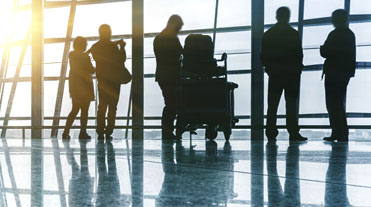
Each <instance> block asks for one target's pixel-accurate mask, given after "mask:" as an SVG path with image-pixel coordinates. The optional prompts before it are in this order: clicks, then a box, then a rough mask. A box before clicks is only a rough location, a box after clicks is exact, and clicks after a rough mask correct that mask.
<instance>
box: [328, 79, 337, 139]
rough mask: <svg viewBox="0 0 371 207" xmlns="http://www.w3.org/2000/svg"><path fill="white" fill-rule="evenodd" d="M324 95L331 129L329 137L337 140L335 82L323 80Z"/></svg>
mask: <svg viewBox="0 0 371 207" xmlns="http://www.w3.org/2000/svg"><path fill="white" fill-rule="evenodd" d="M325 95H326V108H327V112H328V115H329V121H330V127H331V130H332V132H331V137H335V138H337V137H338V136H340V135H339V132H338V118H339V117H338V115H339V114H338V113H339V104H338V102H339V101H338V91H337V86H336V82H334V81H331V80H328V79H326V80H325Z"/></svg>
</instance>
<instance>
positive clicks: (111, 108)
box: [106, 100, 118, 135]
mask: <svg viewBox="0 0 371 207" xmlns="http://www.w3.org/2000/svg"><path fill="white" fill-rule="evenodd" d="M117 103H118V100H117V101H116V100H115V101H112V102H111V103H109V105H108V115H107V130H106V134H108V135H111V134H112V133H113V130H114V128H115V122H116V113H117Z"/></svg>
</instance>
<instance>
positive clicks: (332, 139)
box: [323, 137, 337, 142]
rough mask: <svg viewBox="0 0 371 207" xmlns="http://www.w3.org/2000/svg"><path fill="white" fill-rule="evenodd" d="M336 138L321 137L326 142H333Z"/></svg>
mask: <svg viewBox="0 0 371 207" xmlns="http://www.w3.org/2000/svg"><path fill="white" fill-rule="evenodd" d="M336 140H337V139H336V138H335V137H324V138H323V141H326V142H334V141H336Z"/></svg>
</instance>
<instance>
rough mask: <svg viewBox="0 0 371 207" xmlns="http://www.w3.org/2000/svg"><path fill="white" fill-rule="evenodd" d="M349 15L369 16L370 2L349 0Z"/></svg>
mask: <svg viewBox="0 0 371 207" xmlns="http://www.w3.org/2000/svg"><path fill="white" fill-rule="evenodd" d="M350 13H351V14H371V1H365V0H351V1H350Z"/></svg>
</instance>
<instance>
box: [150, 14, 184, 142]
mask: <svg viewBox="0 0 371 207" xmlns="http://www.w3.org/2000/svg"><path fill="white" fill-rule="evenodd" d="M182 26H183V20H182V18H181V17H180V16H178V15H172V16H171V17H170V18H169V20H168V23H167V26H166V28H165V29H164V30H163V31H162V32H161V33H160V34H158V35H157V36H156V38H155V40H154V43H153V47H154V52H155V56H156V64H157V67H156V81H157V82H158V84H159V86H160V88H161V90H162V95H163V97H164V101H165V107H164V109H163V111H162V121H161V125H162V138H163V139H176V138H178V139H180V138H181V135H182V133H183V131H182V130H180V127H178V126H179V120H177V130H176V136H175V135H174V133H173V131H174V120H175V118H176V116H177V108H178V88H179V72H180V69H181V55H182V53H183V47H182V45H181V44H180V41H179V38H178V36H177V35H178V33H179V31H180V30H181V29H182Z"/></svg>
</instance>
